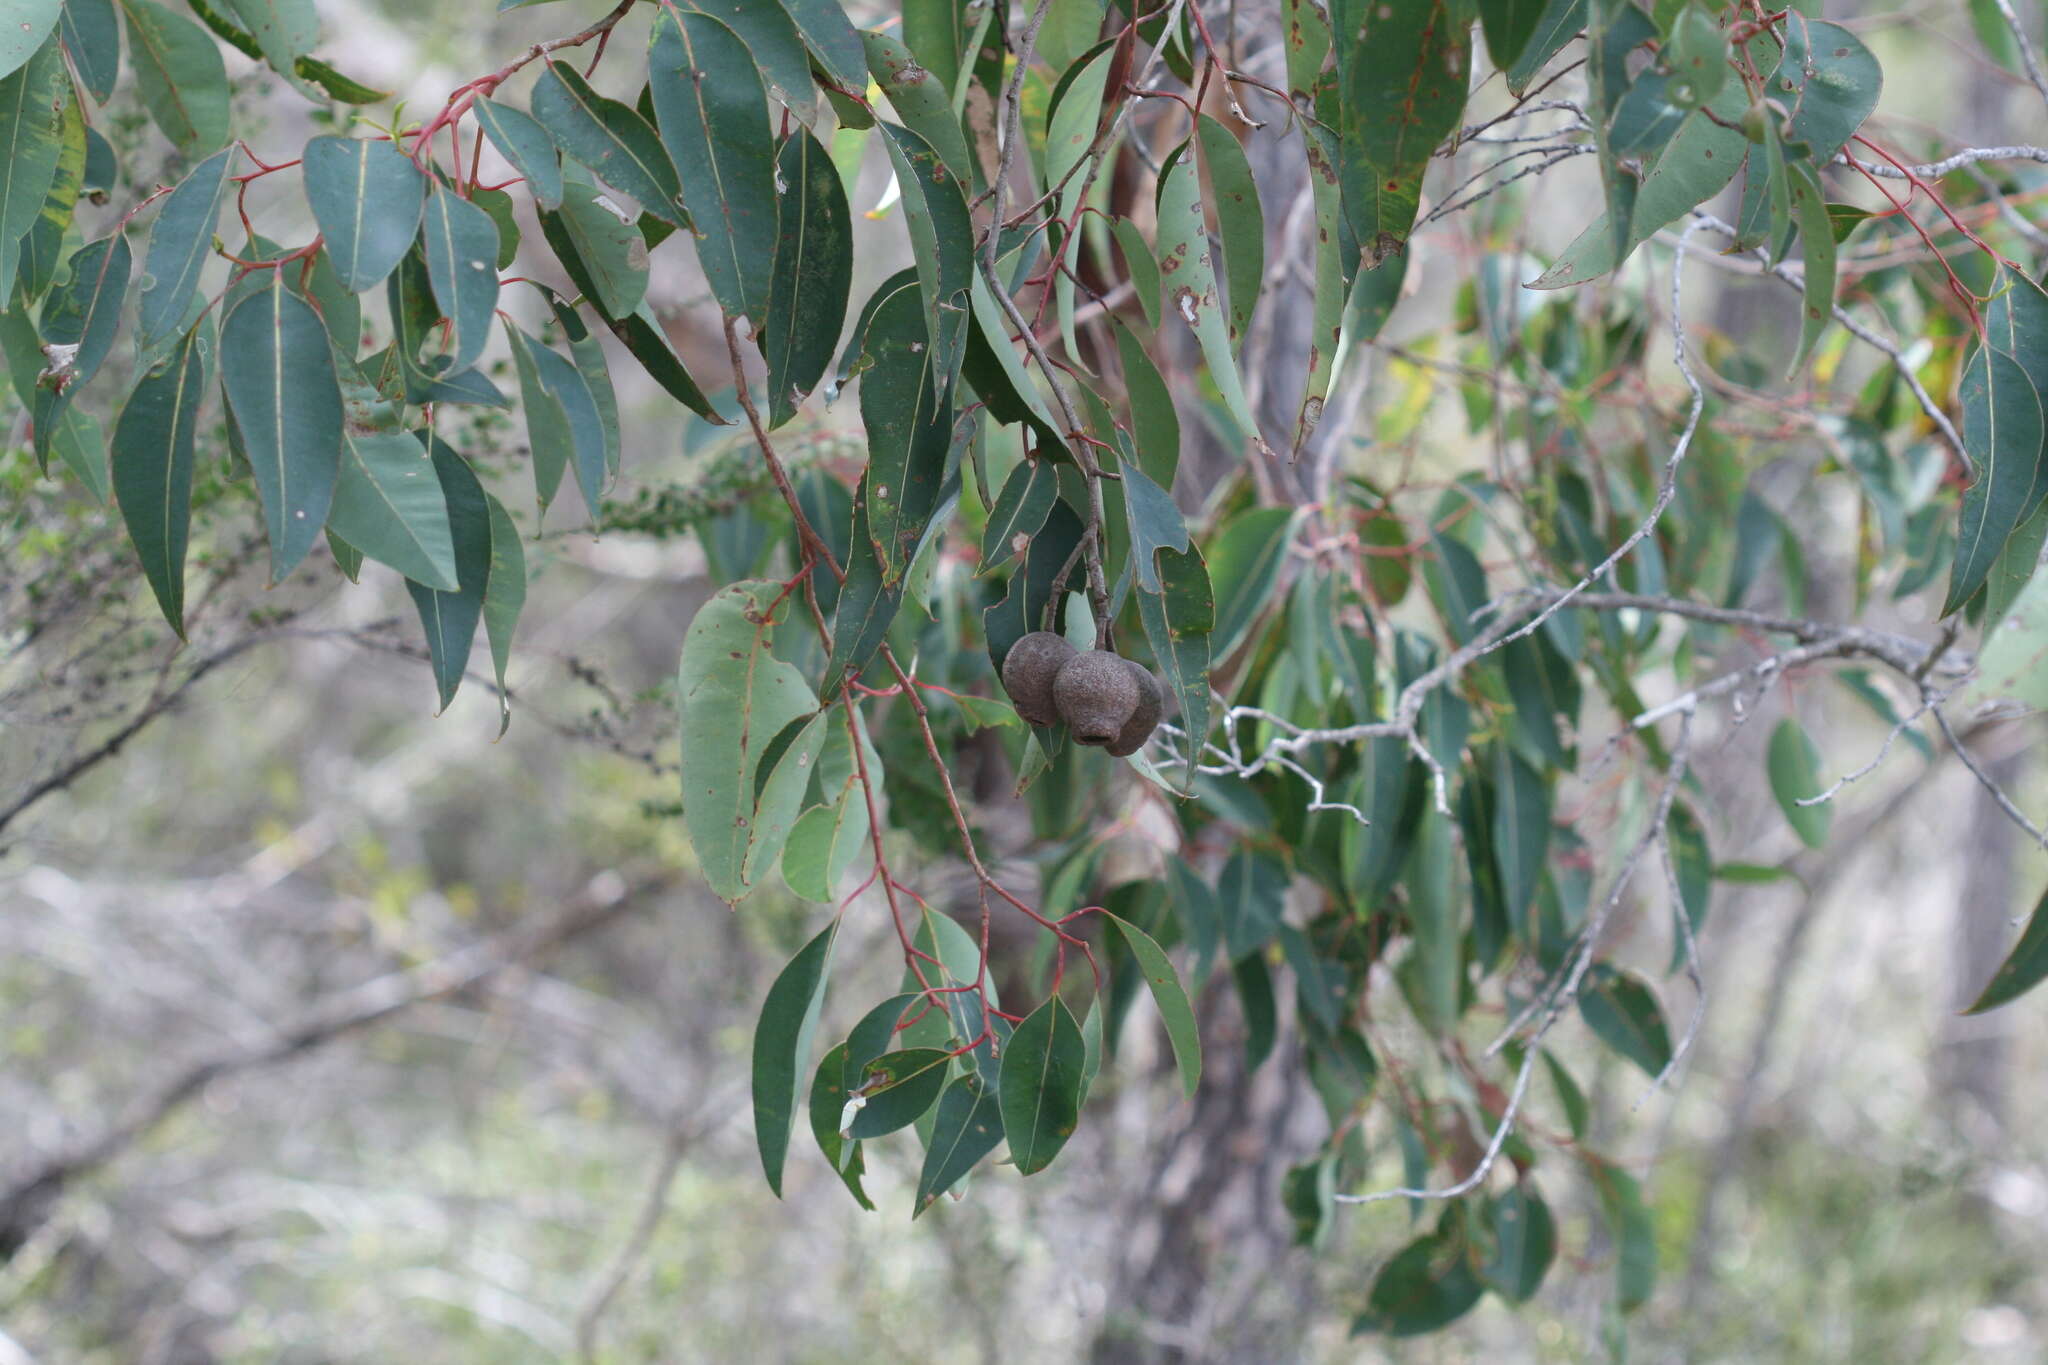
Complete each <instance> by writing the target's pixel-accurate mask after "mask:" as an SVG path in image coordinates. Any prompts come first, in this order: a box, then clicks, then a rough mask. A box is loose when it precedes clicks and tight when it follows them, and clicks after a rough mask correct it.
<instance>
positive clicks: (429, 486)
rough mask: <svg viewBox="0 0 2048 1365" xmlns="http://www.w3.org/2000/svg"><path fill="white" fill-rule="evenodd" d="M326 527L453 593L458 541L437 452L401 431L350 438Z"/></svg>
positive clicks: (417, 580)
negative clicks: (435, 457) (434, 454)
mask: <svg viewBox="0 0 2048 1365" xmlns="http://www.w3.org/2000/svg"><path fill="white" fill-rule="evenodd" d="M327 524H328V525H329V526H330V527H331V528H332V529H333V530H334V531H335V532H336V533H337V534H338V535H340V536H341V538H342V539H343V540H345V541H347V542H348V543H349V544H350V545H351V546H353V547H354V548H355V549H357V550H360V551H361V552H362V553H364V554H366V555H368V556H369V557H370V558H372V559H374V560H377V561H378V562H379V563H382V564H389V565H390V566H391V567H392V568H394V569H396V570H398V571H399V572H400V573H402V574H404V575H405V576H406V577H407V578H410V579H411V580H413V582H415V583H419V584H422V585H424V586H426V587H429V588H436V589H439V590H440V591H442V592H455V591H456V590H457V583H456V577H455V540H454V536H453V533H452V532H451V531H450V530H449V525H448V500H447V498H446V497H444V496H443V495H442V492H441V480H440V478H439V477H438V476H437V475H436V474H435V472H434V461H433V457H432V456H430V455H428V454H427V452H426V451H425V450H422V449H421V448H420V443H419V442H418V441H416V440H414V439H413V438H412V437H411V436H409V435H405V434H404V433H392V434H389V435H376V434H370V435H362V436H349V437H347V438H346V440H345V441H344V443H343V446H342V457H341V476H340V478H339V480H338V481H337V482H336V483H335V486H334V506H333V508H332V509H331V510H330V511H329V512H328V514H327Z"/></svg>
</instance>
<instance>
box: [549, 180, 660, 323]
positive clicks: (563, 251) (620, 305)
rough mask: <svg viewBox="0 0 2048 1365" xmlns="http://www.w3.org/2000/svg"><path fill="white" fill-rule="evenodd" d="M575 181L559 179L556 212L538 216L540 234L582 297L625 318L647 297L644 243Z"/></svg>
mask: <svg viewBox="0 0 2048 1365" xmlns="http://www.w3.org/2000/svg"><path fill="white" fill-rule="evenodd" d="M580 176H581V173H580V172H578V173H577V174H576V175H575V176H572V177H570V178H568V179H565V180H564V182H563V187H562V207H561V208H559V209H553V210H548V211H546V212H543V213H542V214H541V215H540V230H541V235H542V236H544V237H546V238H547V240H548V246H549V247H550V248H552V249H553V251H554V253H555V256H556V258H557V259H559V260H560V261H561V262H562V268H563V269H564V270H566V271H568V272H569V278H570V279H571V280H572V281H574V282H575V285H576V287H577V288H578V289H580V290H581V291H583V295H584V297H585V298H588V299H589V300H590V301H591V302H592V303H595V304H596V305H597V306H598V308H599V309H600V310H601V311H602V312H603V313H604V315H605V316H606V317H608V318H623V317H629V316H631V315H632V313H633V312H634V311H635V310H636V309H638V308H639V307H640V301H641V299H643V298H645V297H646V294H647V239H646V238H645V237H642V236H641V235H640V230H639V229H638V228H636V227H635V226H633V224H632V223H631V222H628V221H627V220H625V219H623V218H621V217H620V216H619V213H618V211H617V210H615V209H613V208H610V207H608V205H609V203H610V201H609V200H606V199H604V197H603V195H602V194H601V193H600V192H599V190H598V188H597V186H595V185H593V184H591V183H590V182H589V181H587V180H584V179H582V178H580Z"/></svg>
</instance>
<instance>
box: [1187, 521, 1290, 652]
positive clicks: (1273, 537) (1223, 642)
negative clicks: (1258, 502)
mask: <svg viewBox="0 0 2048 1365" xmlns="http://www.w3.org/2000/svg"><path fill="white" fill-rule="evenodd" d="M1294 517H1295V514H1294V512H1293V510H1292V509H1290V508H1286V507H1258V508H1254V509H1252V510H1251V511H1249V512H1246V513H1244V514H1242V515H1241V516H1239V517H1238V518H1237V519H1236V520H1235V521H1233V522H1231V523H1230V524H1229V525H1228V526H1226V527H1224V528H1223V532H1222V534H1221V535H1219V536H1218V537H1217V538H1216V540H1215V543H1214V544H1212V545H1211V546H1210V547H1209V555H1208V557H1209V564H1210V569H1209V577H1210V580H1211V581H1212V582H1214V583H1215V585H1216V629H1215V633H1214V635H1213V637H1212V638H1211V640H1210V648H1211V650H1212V652H1213V654H1214V656H1215V657H1216V658H1218V659H1225V658H1228V657H1230V655H1231V653H1232V652H1233V651H1235V650H1236V649H1237V647H1238V646H1239V645H1241V644H1243V643H1244V640H1245V637H1246V636H1247V635H1248V634H1249V633H1250V632H1251V628H1252V624H1253V623H1254V622H1255V621H1256V620H1257V619H1258V618H1259V616H1260V615H1261V614H1262V613H1263V612H1264V611H1265V610H1266V609H1267V608H1268V607H1270V606H1271V605H1272V604H1273V589H1274V587H1275V586H1276V585H1277V584H1278V583H1279V581H1280V572H1281V570H1282V569H1284V568H1286V566H1287V543H1288V541H1289V540H1290V539H1292V538H1293V534H1294Z"/></svg>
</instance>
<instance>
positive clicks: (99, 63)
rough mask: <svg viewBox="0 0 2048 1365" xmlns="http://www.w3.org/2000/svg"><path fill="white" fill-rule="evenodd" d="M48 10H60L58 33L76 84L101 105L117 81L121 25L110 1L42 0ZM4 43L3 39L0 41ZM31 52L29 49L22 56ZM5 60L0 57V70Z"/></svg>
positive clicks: (4, 64) (119, 75)
mask: <svg viewBox="0 0 2048 1365" xmlns="http://www.w3.org/2000/svg"><path fill="white" fill-rule="evenodd" d="M42 3H44V4H47V5H48V6H49V7H50V9H51V10H52V11H55V10H57V9H60V8H61V9H62V10H63V14H62V15H61V16H60V18H61V27H60V28H59V30H58V32H59V34H60V35H61V36H62V37H63V39H64V51H65V52H66V53H67V54H69V56H70V57H71V65H72V68H73V69H74V70H76V71H77V72H78V79H79V81H80V82H81V83H82V84H83V85H84V86H85V89H86V92H87V93H88V94H90V95H91V96H92V97H93V99H94V100H96V101H98V102H99V103H101V104H105V103H106V102H107V100H108V98H109V97H111V96H112V95H113V93H114V84H115V82H117V81H118V80H120V78H121V24H120V20H119V19H118V18H117V17H116V15H115V13H114V0H42ZM0 42H4V40H0ZM34 51H35V49H34V47H33V46H31V47H30V48H29V49H28V50H27V53H25V54H24V56H23V60H24V61H25V60H27V55H28V54H32V53H33V52H34ZM5 66H6V59H5V58H4V57H0V68H4V67H5Z"/></svg>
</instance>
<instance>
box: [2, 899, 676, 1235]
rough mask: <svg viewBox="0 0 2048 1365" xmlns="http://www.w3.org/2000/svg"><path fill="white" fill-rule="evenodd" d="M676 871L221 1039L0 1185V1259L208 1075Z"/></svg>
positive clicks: (417, 995) (284, 1046) (324, 1034)
mask: <svg viewBox="0 0 2048 1365" xmlns="http://www.w3.org/2000/svg"><path fill="white" fill-rule="evenodd" d="M675 877H676V874H675V873H674V872H673V871H669V870H666V869H664V870H661V871H658V872H654V873H652V874H649V875H647V876H645V877H642V878H641V879H639V880H638V881H636V882H634V883H633V884H631V885H628V883H626V882H625V881H624V880H623V879H621V878H620V877H619V875H618V874H617V873H615V872H605V873H602V874H600V875H599V876H597V877H594V878H592V879H591V881H590V883H589V884H588V885H587V886H586V887H584V889H583V891H582V892H581V893H580V894H579V895H578V896H577V897H576V899H575V900H573V901H571V902H570V903H569V904H568V905H567V906H565V907H564V908H563V909H562V910H560V911H559V912H557V913H556V914H554V915H553V916H550V917H548V918H545V919H538V920H535V921H534V922H532V923H528V924H521V925H519V926H518V927H516V928H512V929H507V930H505V931H504V932H502V933H499V934H494V935H492V936H491V937H489V938H487V939H484V940H482V941H481V942H477V943H472V944H470V945H469V946H467V947H464V948H458V949H456V950H455V951H454V952H451V953H448V954H447V955H445V956H443V957H438V958H435V959H434V960H433V961H431V962H425V963H422V964H420V965H419V966H417V967H410V968H407V969H405V970H403V971H396V972H391V973H388V974H387V975H384V976H380V977H376V978H373V979H372V980H369V981H366V982H364V983H363V984H361V985H359V986H355V987H352V988H350V989H348V990H344V991H337V992H335V993H334V994H333V995H330V996H329V997H328V998H327V999H325V1000H323V1001H321V1002H320V1003H318V1004H316V1005H314V1006H313V1007H312V1008H311V1009H309V1010H306V1011H305V1012H304V1013H302V1014H300V1015H299V1016H298V1017H297V1018H295V1019H291V1020H288V1021H286V1022H285V1023H284V1024H283V1025H281V1026H280V1027H279V1028H278V1029H277V1030H276V1032H275V1033H274V1034H273V1035H272V1036H271V1037H270V1038H268V1039H266V1040H264V1041H263V1042H261V1043H257V1044H253V1045H244V1046H240V1047H232V1048H227V1049H224V1050H222V1051H220V1052H216V1053H214V1054H213V1055H211V1056H208V1057H202V1058H200V1059H198V1060H196V1061H192V1062H188V1063H186V1064H184V1065H183V1066H180V1067H179V1068H177V1069H176V1070H175V1071H174V1072H173V1073H172V1074H171V1075H170V1076H169V1077H168V1078H167V1079H165V1080H164V1081H162V1082H161V1083H160V1084H158V1085H156V1086H155V1087H154V1088H152V1089H150V1090H148V1091H146V1092H144V1093H143V1094H141V1095H138V1096H136V1097H135V1098H134V1099H132V1100H130V1101H129V1102H128V1104H127V1105H126V1106H125V1107H124V1108H123V1109H122V1111H121V1113H120V1115H119V1117H117V1118H115V1119H114V1120H113V1121H112V1122H111V1123H109V1124H107V1125H106V1126H105V1127H103V1128H101V1129H100V1130H99V1131H98V1132H96V1133H93V1134H91V1135H89V1136H87V1137H84V1138H81V1139H79V1140H77V1141H75V1142H73V1143H71V1144H70V1145H69V1146H67V1147H65V1148H63V1149H61V1150H59V1151H57V1152H55V1153H52V1154H50V1155H48V1156H45V1157H43V1158H42V1159H41V1160H40V1161H38V1162H36V1163H35V1165H34V1166H33V1167H31V1168H30V1169H29V1170H27V1171H26V1172H24V1173H22V1174H20V1175H18V1176H16V1177H14V1178H12V1179H11V1180H10V1181H9V1182H8V1184H7V1186H6V1187H5V1189H4V1190H0V1262H4V1261H5V1260H6V1259H8V1258H9V1257H11V1256H12V1255H13V1253H14V1252H15V1251H16V1250H18V1249H19V1248H20V1246H21V1244H22V1242H23V1241H25V1240H26V1239H27V1237H28V1235H29V1234H30V1233H31V1232H33V1230H34V1228H35V1227H36V1225H37V1224H38V1223H40V1222H41V1221H42V1219H43V1218H44V1217H45V1216H46V1215H47V1213H48V1211H49V1208H50V1206H51V1205H52V1204H53V1203H54V1202H55V1201H56V1199H57V1198H58V1197H59V1196H61V1195H62V1193H63V1191H64V1187H65V1186H66V1185H67V1184H68V1183H69V1182H70V1181H72V1180H74V1179H76V1178H77V1177H79V1176H81V1175H85V1174H88V1173H90V1172H92V1171H94V1170H97V1169H98V1168H100V1167H101V1166H104V1165H106V1164H107V1163H109V1162H111V1161H113V1160H114V1159H115V1158H117V1157H119V1156H120V1155H121V1154H122V1153H123V1152H125V1151H127V1150H128V1148H129V1147H131V1146H133V1145H134V1144H135V1143H136V1142H137V1141H139V1140H140V1139H141V1138H143V1137H144V1136H145V1135H147V1134H148V1133H149V1132H150V1131H151V1130H152V1129H154V1128H155V1127H156V1126H157V1125H158V1124H159V1123H162V1122H163V1121H164V1120H165V1119H166V1118H168V1117H170V1115H171V1114H173V1113H175V1112H176V1111H177V1110H178V1109H180V1108H181V1107H183V1106H184V1105H185V1104H187V1103H189V1102H190V1101H191V1100H192V1099H194V1098H195V1097H196V1096H198V1094H199V1093H200V1092H201V1091H202V1090H204V1089H205V1088H206V1086H207V1085H209V1084H211V1083H212V1082H214V1081H216V1080H219V1079H221V1078H223V1077H227V1076H234V1075H238V1074H240V1073H241V1072H244V1071H250V1070H254V1069H256V1068H259V1067H264V1066H270V1065H272V1064H274V1063H277V1062H283V1061H289V1060H290V1059H292V1058H293V1057H296V1056H298V1055H300V1054H301V1053H304V1052H308V1051H311V1050H312V1049H314V1048H318V1047H321V1046H323V1045H325V1044H327V1043H330V1042H333V1041H334V1040H335V1039H337V1038H341V1037H344V1036H346V1035H348V1034H351V1033H355V1032H357V1031H359V1030H361V1029H365V1028H368V1027H370V1026H371V1025H373V1024H379V1023H382V1022H384V1021H385V1020H387V1019H389V1018H391V1017H392V1016H393V1015H395V1014H398V1013H400V1012H401V1011H404V1010H407V1009H410V1008H411V1007H413V1006H415V1005H419V1004H424V1003H426V1002H428V1001H433V1000H439V999H442V998H444V997H446V996H450V995H453V994H455V993H456V992H458V991H462V990H466V989H468V988H469V987H471V986H474V985H476V984H477V983H479V982H481V981H483V980H485V979H486V978H488V977H490V976H492V975H494V974H496V973H498V972H500V971H503V970H505V969H506V968H507V967H512V966H516V965H518V964H521V963H525V962H530V961H532V960H533V959H534V958H537V957H539V956H541V955H542V954H544V953H546V952H547V951H549V950H550V949H552V948H555V947H557V946H559V945H560V944H562V943H564V942H566V941H568V940H570V939H572V938H576V937H578V936H579V935H582V934H585V933H588V932H590V931H591V930H593V929H596V928H598V927H599V926H601V925H603V924H606V923H609V922H610V921H611V920H612V919H614V918H616V917H617V916H618V915H619V914H620V913H621V912H622V911H624V910H625V909H626V908H627V907H628V906H629V905H630V904H632V903H633V901H634V900H636V899H637V898H639V897H642V896H645V895H646V894H648V893H649V892H651V891H654V890H656V889H658V888H660V887H662V886H665V885H668V884H669V883H671V882H673V881H674V880H675Z"/></svg>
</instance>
